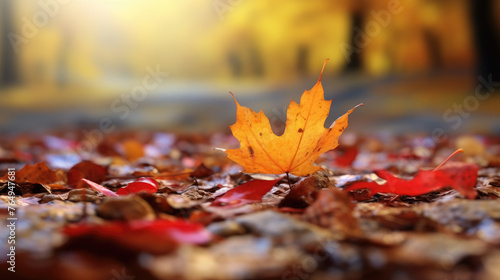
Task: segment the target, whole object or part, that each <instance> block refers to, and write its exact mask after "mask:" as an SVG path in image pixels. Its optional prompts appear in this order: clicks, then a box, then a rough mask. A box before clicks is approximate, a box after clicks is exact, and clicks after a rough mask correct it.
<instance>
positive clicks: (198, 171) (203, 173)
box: [190, 163, 214, 178]
mask: <svg viewBox="0 0 500 280" xmlns="http://www.w3.org/2000/svg"><path fill="white" fill-rule="evenodd" d="M212 174H214V171H213V170H212V169H210V168H208V167H206V166H205V165H204V164H203V163H202V164H200V165H198V167H196V168H195V169H194V171H193V172H191V174H190V175H191V177H194V178H204V177H208V176H210V175H212Z"/></svg>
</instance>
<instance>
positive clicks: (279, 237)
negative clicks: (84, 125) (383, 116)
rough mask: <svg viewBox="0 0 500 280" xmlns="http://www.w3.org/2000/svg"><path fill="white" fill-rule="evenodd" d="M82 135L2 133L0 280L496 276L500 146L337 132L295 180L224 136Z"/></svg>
mask: <svg viewBox="0 0 500 280" xmlns="http://www.w3.org/2000/svg"><path fill="white" fill-rule="evenodd" d="M84 139H85V135H83V134H80V133H71V132H65V133H53V134H43V135H33V134H30V135H17V136H10V137H4V138H3V139H1V140H0V141H1V147H2V149H1V150H0V170H1V171H2V174H1V175H0V176H2V177H1V181H0V182H1V185H0V195H1V196H0V215H1V216H2V219H1V223H2V225H1V227H0V236H1V238H0V240H1V244H0V248H1V252H2V253H1V255H0V259H2V261H1V264H0V266H1V271H0V275H1V276H2V279H117V280H119V279H498V278H499V277H500V275H499V271H498V269H497V267H498V265H499V264H500V246H499V245H500V222H499V221H500V204H499V203H498V200H497V199H498V198H499V196H500V188H499V187H500V172H499V171H500V169H499V163H500V139H498V138H493V137H480V136H461V137H456V138H450V139H447V140H446V141H442V142H440V143H436V142H435V141H433V140H432V139H431V138H428V137H425V136H412V137H396V136H391V135H386V134H384V135H382V134H381V135H379V136H373V135H371V136H369V137H368V136H363V135H357V134H346V135H344V136H343V138H342V141H341V142H342V143H343V144H342V145H341V146H340V147H339V148H337V149H335V150H333V151H330V152H326V153H324V154H322V155H321V156H320V157H319V159H318V160H317V161H316V164H317V165H319V166H321V167H322V168H323V170H321V171H318V172H316V173H314V174H312V175H310V176H302V177H298V176H294V175H291V174H289V175H288V176H287V174H278V175H268V174H247V173H242V167H241V166H239V165H237V164H236V163H234V162H233V161H231V160H229V159H228V158H227V157H226V154H224V153H223V152H220V151H216V150H214V148H215V147H219V148H220V147H222V148H234V147H238V142H237V141H236V140H235V139H234V138H233V137H232V136H231V135H226V134H207V135H174V134H170V133H164V132H157V133H150V132H144V133H139V132H133V133H132V132H120V133H113V134H108V135H106V137H105V138H104V140H103V141H101V142H99V144H98V145H96V146H95V147H93V149H92V150H87V151H86V152H85V153H82V152H81V151H82V149H80V148H81V145H82V143H83V142H82V140H84ZM456 148H463V149H464V151H465V152H464V153H462V154H458V155H456V156H454V157H453V158H452V159H451V161H448V162H446V163H445V164H444V165H443V166H442V167H440V168H439V169H437V170H434V169H435V168H436V167H437V166H438V165H439V164H440V163H441V162H443V160H444V159H445V158H446V157H448V156H449V155H450V154H451V153H452V152H453V151H454V150H455V149H456ZM89 151H90V152H89ZM438 171H439V173H438ZM432 172H434V173H432ZM384 179H385V180H384ZM471 182H472V185H471ZM12 267H14V268H13V269H11V270H10V271H9V268H12ZM12 270H15V272H12Z"/></svg>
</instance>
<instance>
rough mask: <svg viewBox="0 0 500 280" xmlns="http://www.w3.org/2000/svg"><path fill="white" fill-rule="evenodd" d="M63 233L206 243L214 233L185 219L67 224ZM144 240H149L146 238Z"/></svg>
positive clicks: (73, 235)
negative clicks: (137, 235)
mask: <svg viewBox="0 0 500 280" xmlns="http://www.w3.org/2000/svg"><path fill="white" fill-rule="evenodd" d="M63 233H64V234H65V235H66V236H69V237H77V236H82V235H88V234H94V235H98V236H101V237H108V238H120V239H127V238H129V237H130V238H131V237H132V236H134V235H136V234H141V235H143V237H148V236H149V238H155V239H157V240H158V241H161V240H173V241H175V242H178V243H188V244H204V243H207V242H210V240H211V239H212V235H211V234H210V232H208V231H207V230H206V229H205V227H204V226H203V225H202V224H199V223H193V222H188V221H184V220H163V219H158V220H154V221H144V220H133V221H129V222H107V223H104V224H101V225H93V224H79V225H71V226H67V227H65V228H64V229H63ZM142 240H147V238H144V239H142Z"/></svg>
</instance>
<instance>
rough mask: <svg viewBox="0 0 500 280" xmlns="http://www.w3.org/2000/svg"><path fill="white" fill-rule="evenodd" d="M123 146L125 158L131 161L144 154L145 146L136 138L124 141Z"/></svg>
mask: <svg viewBox="0 0 500 280" xmlns="http://www.w3.org/2000/svg"><path fill="white" fill-rule="evenodd" d="M122 148H123V153H124V156H125V158H127V159H128V160H129V161H135V160H137V159H139V158H141V157H143V156H144V146H143V144H142V143H140V142H139V141H136V140H126V141H124V142H122Z"/></svg>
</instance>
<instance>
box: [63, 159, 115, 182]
mask: <svg viewBox="0 0 500 280" xmlns="http://www.w3.org/2000/svg"><path fill="white" fill-rule="evenodd" d="M106 175H108V171H107V169H106V168H105V167H102V166H100V165H98V164H95V163H93V162H91V161H88V160H84V161H82V162H80V163H77V164H75V165H74V166H73V167H71V169H70V170H69V171H68V184H69V185H76V184H77V183H78V182H79V181H80V179H82V178H85V179H88V180H90V181H93V182H96V183H100V182H102V181H104V180H105V179H106Z"/></svg>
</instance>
